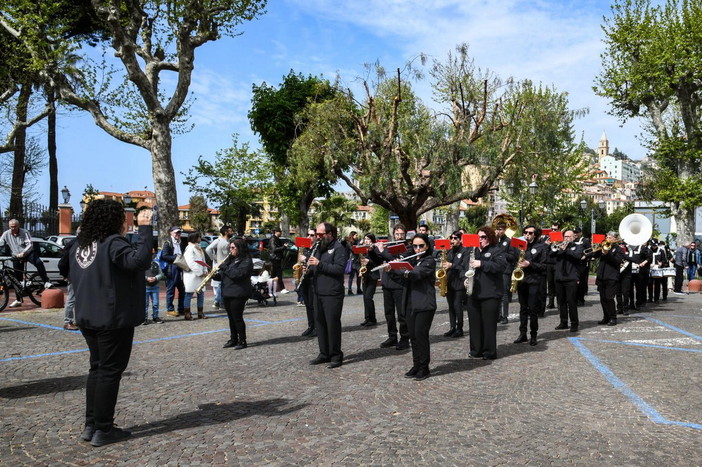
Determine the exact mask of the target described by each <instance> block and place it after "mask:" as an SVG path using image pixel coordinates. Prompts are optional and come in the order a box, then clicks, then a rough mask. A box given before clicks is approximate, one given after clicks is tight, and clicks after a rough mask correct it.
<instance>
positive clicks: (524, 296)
mask: <svg viewBox="0 0 702 467" xmlns="http://www.w3.org/2000/svg"><path fill="white" fill-rule="evenodd" d="M540 287H541V281H539V282H538V283H536V284H525V283H524V281H521V282H520V283H519V285H518V286H517V293H518V294H519V333H520V334H524V335H526V332H527V325H528V326H529V331H531V334H532V335H536V333H537V332H538V330H539V317H538V314H537V313H538V311H539V304H540V303H541V302H540V301H539V289H540Z"/></svg>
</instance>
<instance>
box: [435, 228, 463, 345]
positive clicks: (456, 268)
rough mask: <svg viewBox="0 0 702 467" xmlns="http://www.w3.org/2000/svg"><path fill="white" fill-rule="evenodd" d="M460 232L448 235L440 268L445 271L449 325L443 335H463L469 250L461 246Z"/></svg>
mask: <svg viewBox="0 0 702 467" xmlns="http://www.w3.org/2000/svg"><path fill="white" fill-rule="evenodd" d="M462 235H463V234H462V233H461V231H460V230H457V231H455V232H453V233H452V234H451V236H450V237H449V239H450V241H451V249H450V250H449V251H448V253H447V254H446V261H443V262H442V263H441V268H442V269H444V270H445V271H446V279H447V286H448V287H447V289H448V290H447V292H446V301H447V302H448V309H449V323H450V325H451V327H450V328H449V330H448V331H447V332H446V333H444V336H445V337H463V309H464V308H465V305H466V302H467V299H468V297H467V296H466V286H465V284H464V281H465V274H466V271H467V270H468V269H469V267H470V266H469V264H468V260H469V259H470V251H469V249H468V248H466V247H464V246H463V243H462V240H461V239H462Z"/></svg>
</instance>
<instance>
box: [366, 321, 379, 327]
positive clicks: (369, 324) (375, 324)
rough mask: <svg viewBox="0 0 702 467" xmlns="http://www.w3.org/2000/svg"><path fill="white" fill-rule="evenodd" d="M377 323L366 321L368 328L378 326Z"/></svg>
mask: <svg viewBox="0 0 702 467" xmlns="http://www.w3.org/2000/svg"><path fill="white" fill-rule="evenodd" d="M377 324H378V322H377V321H366V327H368V328H369V327H371V326H377Z"/></svg>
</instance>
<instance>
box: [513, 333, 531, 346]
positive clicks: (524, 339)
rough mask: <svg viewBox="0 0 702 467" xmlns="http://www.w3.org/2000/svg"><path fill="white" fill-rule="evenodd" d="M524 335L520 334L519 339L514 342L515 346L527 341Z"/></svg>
mask: <svg viewBox="0 0 702 467" xmlns="http://www.w3.org/2000/svg"><path fill="white" fill-rule="evenodd" d="M528 340H529V339H527V336H526V334H520V335H519V337H517V340H515V341H514V343H515V344H521V343H523V342H526V341H528Z"/></svg>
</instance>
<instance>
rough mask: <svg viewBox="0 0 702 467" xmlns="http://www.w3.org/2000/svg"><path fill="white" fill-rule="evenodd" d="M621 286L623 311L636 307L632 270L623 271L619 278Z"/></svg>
mask: <svg viewBox="0 0 702 467" xmlns="http://www.w3.org/2000/svg"><path fill="white" fill-rule="evenodd" d="M619 288H620V289H621V294H622V302H621V304H622V311H629V310H630V309H632V308H634V307H635V302H634V277H633V274H631V272H625V273H622V274H621V276H620V279H619Z"/></svg>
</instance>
